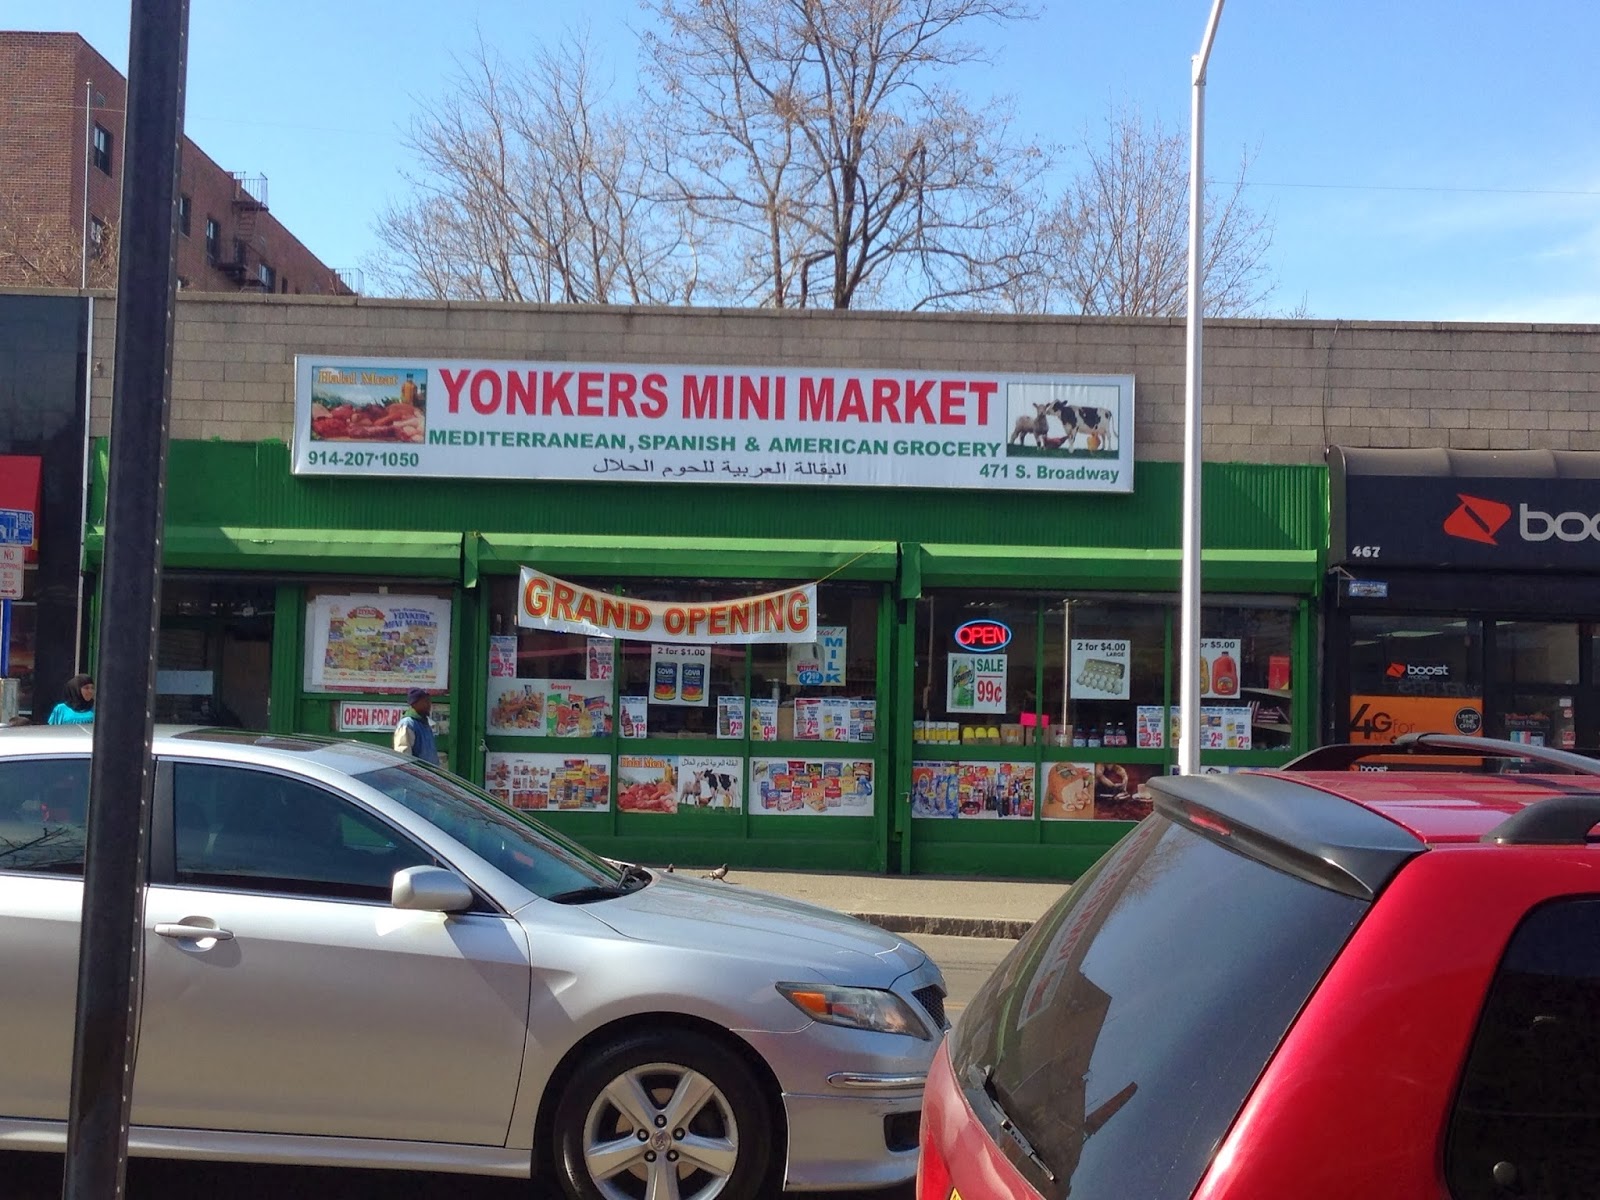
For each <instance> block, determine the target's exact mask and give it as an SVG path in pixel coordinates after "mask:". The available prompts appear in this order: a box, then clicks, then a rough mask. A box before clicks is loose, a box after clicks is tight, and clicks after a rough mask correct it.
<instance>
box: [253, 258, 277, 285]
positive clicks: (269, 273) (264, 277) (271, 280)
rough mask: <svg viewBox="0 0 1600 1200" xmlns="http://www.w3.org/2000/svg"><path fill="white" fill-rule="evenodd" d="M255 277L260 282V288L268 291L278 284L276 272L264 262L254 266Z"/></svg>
mask: <svg viewBox="0 0 1600 1200" xmlns="http://www.w3.org/2000/svg"><path fill="white" fill-rule="evenodd" d="M256 279H257V281H259V282H260V284H261V290H262V291H264V292H270V291H272V290H273V289H275V288H276V287H277V286H278V274H277V272H276V271H274V270H273V269H272V268H271V267H269V266H268V265H267V264H266V263H261V264H260V265H259V266H257V267H256Z"/></svg>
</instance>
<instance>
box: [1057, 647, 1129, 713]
mask: <svg viewBox="0 0 1600 1200" xmlns="http://www.w3.org/2000/svg"><path fill="white" fill-rule="evenodd" d="M1131 659H1132V651H1131V643H1129V642H1127V641H1123V640H1118V639H1110V640H1107V639H1103V638H1073V639H1072V687H1071V695H1072V699H1074V700H1126V699H1127V698H1128V688H1129V685H1130V679H1129V676H1130V674H1131V672H1130V669H1129V664H1130V661H1131Z"/></svg>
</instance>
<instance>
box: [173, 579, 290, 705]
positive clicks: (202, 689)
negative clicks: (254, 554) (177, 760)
mask: <svg viewBox="0 0 1600 1200" xmlns="http://www.w3.org/2000/svg"><path fill="white" fill-rule="evenodd" d="M276 591H277V589H276V587H275V586H274V585H272V584H263V583H253V582H251V583H243V582H235V581H227V580H212V579H194V578H189V579H184V578H178V579H167V580H164V581H163V583H162V587H161V632H160V635H159V638H158V649H157V659H156V662H157V668H156V710H155V719H156V720H157V721H158V722H172V723H175V724H196V725H224V726H232V727H235V728H240V727H242V728H245V729H266V728H267V720H268V711H267V710H268V698H269V695H270V680H271V676H272V623H273V604H274V598H275V596H276Z"/></svg>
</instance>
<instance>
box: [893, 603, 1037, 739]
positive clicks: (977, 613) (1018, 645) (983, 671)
mask: <svg viewBox="0 0 1600 1200" xmlns="http://www.w3.org/2000/svg"><path fill="white" fill-rule="evenodd" d="M917 642H918V644H917V670H916V694H915V697H914V700H913V709H914V712H915V724H914V727H913V736H914V737H915V739H916V740H917V741H918V742H922V743H925V744H931V745H941V744H947V745H971V744H980V745H981V744H1004V745H1017V746H1020V745H1023V744H1024V743H1025V742H1027V741H1029V740H1031V739H1032V737H1033V736H1034V734H1035V731H1037V730H1038V728H1039V693H1038V664H1039V600H1038V598H1037V597H1036V596H1034V595H1032V594H1028V593H1011V594H1008V593H1003V592H985V591H977V590H962V591H957V590H950V591H943V592H933V593H930V594H929V595H927V596H924V597H923V598H922V599H921V600H920V601H918V603H917Z"/></svg>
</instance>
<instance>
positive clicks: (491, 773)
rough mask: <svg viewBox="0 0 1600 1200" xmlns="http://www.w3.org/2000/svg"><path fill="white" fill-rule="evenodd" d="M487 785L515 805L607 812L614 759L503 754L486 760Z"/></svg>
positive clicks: (493, 754)
mask: <svg viewBox="0 0 1600 1200" xmlns="http://www.w3.org/2000/svg"><path fill="white" fill-rule="evenodd" d="M484 788H485V790H487V791H488V793H489V794H490V795H491V796H493V797H494V798H495V799H497V800H499V801H501V802H502V803H505V804H509V805H510V806H511V807H512V808H522V809H532V810H536V811H537V810H540V809H546V810H549V809H554V810H559V811H562V812H605V811H606V810H607V809H609V808H610V807H611V760H610V758H609V757H607V756H606V755H604V754H502V753H500V752H499V751H496V750H491V751H489V753H488V755H487V756H486V757H485V759H484Z"/></svg>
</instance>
